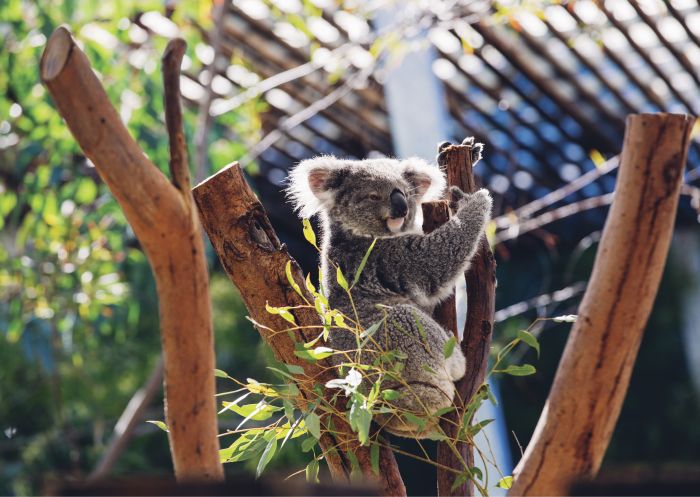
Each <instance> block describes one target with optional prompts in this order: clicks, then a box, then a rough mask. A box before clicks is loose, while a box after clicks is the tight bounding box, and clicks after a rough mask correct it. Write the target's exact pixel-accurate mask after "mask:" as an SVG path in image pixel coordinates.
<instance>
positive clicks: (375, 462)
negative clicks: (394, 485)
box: [369, 443, 379, 476]
mask: <svg viewBox="0 0 700 497" xmlns="http://www.w3.org/2000/svg"><path fill="white" fill-rule="evenodd" d="M369 459H370V462H371V463H372V471H373V472H374V474H375V475H377V476H379V444H376V443H375V444H372V447H370V449H369Z"/></svg>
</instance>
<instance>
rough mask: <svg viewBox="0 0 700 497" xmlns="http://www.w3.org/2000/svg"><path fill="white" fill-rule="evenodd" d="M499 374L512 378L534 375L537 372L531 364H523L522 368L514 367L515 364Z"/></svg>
mask: <svg viewBox="0 0 700 497" xmlns="http://www.w3.org/2000/svg"><path fill="white" fill-rule="evenodd" d="M499 372H501V373H505V374H509V375H513V376H528V375H531V374H534V373H535V372H537V370H536V369H535V366H533V365H532V364H523V365H522V366H516V365H515V364H511V365H510V366H508V367H507V368H506V369H502V370H501V371H499Z"/></svg>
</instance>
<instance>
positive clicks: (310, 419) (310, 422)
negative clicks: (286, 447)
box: [304, 412, 321, 440]
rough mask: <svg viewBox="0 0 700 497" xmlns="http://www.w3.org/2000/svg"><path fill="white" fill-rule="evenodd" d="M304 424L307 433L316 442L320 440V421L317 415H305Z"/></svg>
mask: <svg viewBox="0 0 700 497" xmlns="http://www.w3.org/2000/svg"><path fill="white" fill-rule="evenodd" d="M304 423H305V424H306V429H307V430H309V433H311V435H313V437H314V438H315V439H316V440H319V439H320V438H321V420H320V418H319V417H318V414H316V413H315V412H310V413H309V414H307V415H306V418H305V419H304Z"/></svg>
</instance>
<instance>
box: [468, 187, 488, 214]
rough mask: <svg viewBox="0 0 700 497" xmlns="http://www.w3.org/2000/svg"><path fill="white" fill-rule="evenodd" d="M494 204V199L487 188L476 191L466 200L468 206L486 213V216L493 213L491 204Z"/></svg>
mask: <svg viewBox="0 0 700 497" xmlns="http://www.w3.org/2000/svg"><path fill="white" fill-rule="evenodd" d="M492 205H493V199H492V198H491V194H490V193H489V191H488V190H487V189H486V188H482V189H480V190H477V191H475V192H474V193H472V194H471V195H469V197H468V198H467V200H466V206H465V207H466V208H467V209H474V210H475V211H477V212H482V213H484V215H485V216H487V217H488V216H490V215H491V206H492Z"/></svg>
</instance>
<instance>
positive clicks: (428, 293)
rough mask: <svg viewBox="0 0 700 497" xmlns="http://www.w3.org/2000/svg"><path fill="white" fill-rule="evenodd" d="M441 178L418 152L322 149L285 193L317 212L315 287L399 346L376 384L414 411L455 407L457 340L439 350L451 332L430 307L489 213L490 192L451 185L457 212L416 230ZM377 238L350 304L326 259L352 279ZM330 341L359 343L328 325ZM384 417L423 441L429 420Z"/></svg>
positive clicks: (461, 267)
mask: <svg viewBox="0 0 700 497" xmlns="http://www.w3.org/2000/svg"><path fill="white" fill-rule="evenodd" d="M445 183H446V181H445V176H444V174H443V173H442V172H441V171H440V170H439V169H438V167H437V166H432V165H430V164H428V163H426V162H424V161H422V160H420V159H415V158H411V159H406V160H396V159H367V160H341V159H337V158H335V157H332V156H322V157H316V158H313V159H308V160H305V161H302V162H301V163H300V164H299V165H298V166H296V167H295V168H294V169H293V170H292V171H291V173H290V178H289V187H288V191H287V194H288V196H289V198H290V199H291V201H292V203H293V204H294V206H295V209H296V210H297V211H298V213H299V215H300V216H301V217H311V216H313V215H317V214H318V215H320V218H321V227H322V241H321V256H322V257H321V275H322V285H323V289H324V292H325V294H326V296H327V297H328V300H329V303H330V305H331V306H332V307H333V308H336V309H339V310H340V311H342V312H343V313H344V314H345V315H346V316H348V317H351V318H352V319H355V318H357V319H359V322H360V324H361V326H362V327H363V328H364V329H366V328H368V327H370V326H371V325H372V324H374V323H377V322H381V323H382V325H381V326H380V327H379V328H378V331H377V332H376V333H375V334H374V335H373V339H374V343H377V344H381V346H382V348H383V350H395V351H398V352H400V353H401V354H397V356H398V357H399V358H400V359H399V360H401V361H403V369H402V371H401V377H402V379H403V381H405V384H404V383H403V382H399V381H396V380H394V381H393V382H392V380H391V379H390V378H387V379H385V380H384V382H383V383H382V386H383V387H386V388H392V389H394V390H397V391H398V392H399V394H400V395H399V398H398V399H397V400H395V401H393V402H392V404H393V405H394V406H395V407H397V408H400V410H407V411H410V412H413V413H415V414H416V415H418V416H420V415H423V416H425V414H426V413H432V412H435V411H436V410H438V409H441V408H444V407H447V406H450V405H452V400H453V398H454V395H455V388H454V381H456V380H458V379H460V378H461V377H462V376H464V373H465V359H464V355H463V354H462V352H461V350H460V349H459V347H456V348H455V349H454V352H453V353H452V355H451V356H450V357H449V358H447V359H445V357H444V352H443V347H444V345H445V343H446V342H447V340H449V338H450V337H451V336H452V333H450V332H448V331H446V330H445V329H444V328H442V327H441V326H440V325H439V324H438V323H437V322H436V321H434V320H433V319H432V317H431V313H432V311H433V308H434V307H435V305H436V304H437V303H439V302H440V301H441V300H442V299H444V298H446V297H447V296H449V295H450V294H451V293H452V291H453V290H454V287H455V283H456V280H457V278H459V277H460V275H462V274H463V273H464V271H465V270H466V268H467V266H468V264H469V260H470V259H471V257H472V256H473V255H474V252H475V251H476V248H477V246H478V242H479V240H480V238H481V236H482V234H483V233H484V227H485V225H486V222H487V221H488V219H489V216H490V213H491V203H492V200H491V196H490V195H489V193H488V191H487V190H483V189H482V190H479V191H478V192H476V193H473V194H465V193H464V192H462V191H461V190H460V189H459V188H456V187H452V188H451V189H450V195H451V199H452V205H453V206H456V212H455V214H454V216H452V218H451V219H450V220H449V221H448V222H447V223H445V224H444V225H443V226H441V227H439V228H438V229H436V230H435V231H433V232H431V233H430V234H427V235H425V234H423V231H422V227H421V224H422V210H421V203H422V202H425V201H430V200H436V199H439V198H442V193H443V190H444V189H445ZM375 239H376V242H375V246H374V248H373V249H372V251H371V252H370V255H369V258H368V260H367V263H366V265H365V267H364V269H363V271H362V273H361V276H360V279H359V280H358V282H357V284H356V285H355V286H354V287H353V288H352V290H351V295H352V302H351V301H350V298H349V297H348V294H347V293H346V291H345V290H343V289H342V288H341V287H340V286H339V285H338V283H337V280H336V270H335V267H334V266H333V265H332V264H331V262H330V261H332V262H333V263H334V264H336V265H338V267H340V269H341V270H342V272H343V274H344V275H346V277H347V278H348V279H351V278H352V277H353V275H354V274H355V272H356V270H357V268H358V267H359V266H360V264H361V261H362V259H363V257H364V256H365V254H366V253H367V251H368V248H369V247H370V245H371V243H372V241H373V240H375ZM353 304H354V306H353ZM379 304H381V305H379ZM329 341H330V345H331V346H332V347H333V348H334V349H335V350H339V351H347V352H348V355H349V354H350V353H352V352H351V351H356V350H357V343H358V342H357V337H356V336H355V334H354V333H352V332H349V331H348V330H342V329H337V330H332V331H331V335H330V338H329ZM367 347H368V348H371V347H370V346H369V345H368V346H367ZM370 352H371V351H368V352H365V351H363V352H362V354H361V358H360V362H361V363H363V364H371V363H372V362H373V361H374V360H376V359H377V354H376V353H374V354H371V353H370ZM348 355H344V354H338V355H335V356H333V357H334V358H335V362H336V364H339V363H341V362H344V361H345V362H347V357H348ZM351 357H352V356H351ZM406 385H407V386H406ZM382 422H383V425H384V428H385V429H386V430H388V431H389V432H391V433H394V434H397V435H401V436H406V437H413V438H425V436H427V434H428V432H430V431H431V430H432V429H434V426H429V423H427V424H425V425H424V426H423V428H422V429H420V428H419V427H418V426H417V425H414V424H412V423H409V422H408V421H407V420H406V419H405V418H404V417H402V416H396V415H392V416H388V419H386V418H385V419H383V420H382Z"/></svg>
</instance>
